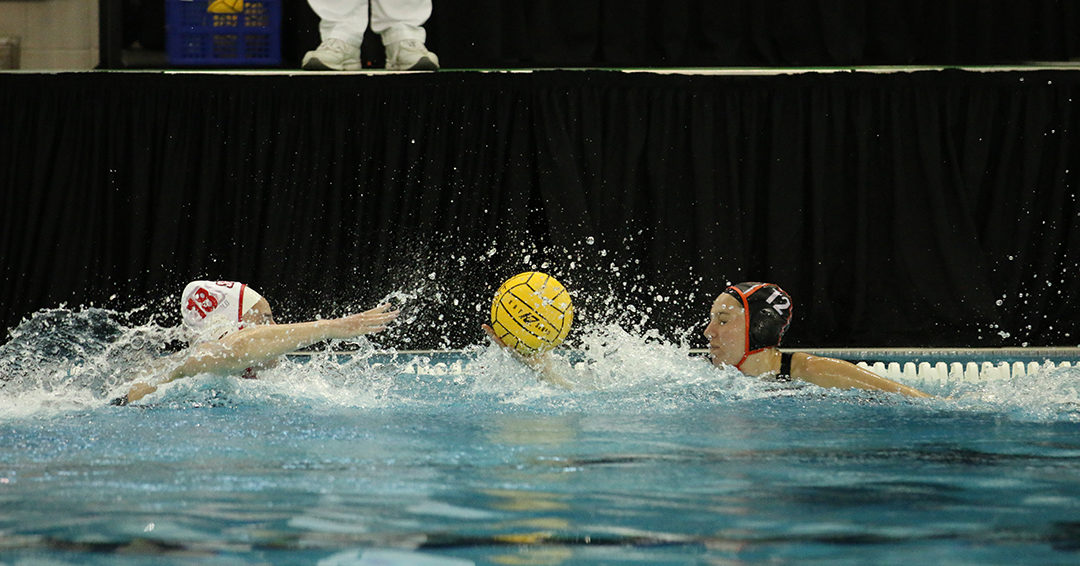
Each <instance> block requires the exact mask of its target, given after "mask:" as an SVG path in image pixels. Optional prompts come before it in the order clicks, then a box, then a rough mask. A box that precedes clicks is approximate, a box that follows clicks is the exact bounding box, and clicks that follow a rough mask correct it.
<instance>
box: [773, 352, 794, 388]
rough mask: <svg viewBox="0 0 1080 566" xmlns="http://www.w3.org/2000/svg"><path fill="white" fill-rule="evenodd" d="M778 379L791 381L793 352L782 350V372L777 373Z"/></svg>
mask: <svg viewBox="0 0 1080 566" xmlns="http://www.w3.org/2000/svg"><path fill="white" fill-rule="evenodd" d="M776 379H777V380H778V381H791V354H789V353H787V352H780V373H778V374H777V375H776Z"/></svg>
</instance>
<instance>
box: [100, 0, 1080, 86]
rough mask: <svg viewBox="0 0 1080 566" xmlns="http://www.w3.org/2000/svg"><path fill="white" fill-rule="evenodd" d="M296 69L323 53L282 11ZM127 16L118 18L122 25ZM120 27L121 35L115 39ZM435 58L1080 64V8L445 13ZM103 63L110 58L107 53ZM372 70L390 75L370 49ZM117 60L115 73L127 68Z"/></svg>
mask: <svg viewBox="0 0 1080 566" xmlns="http://www.w3.org/2000/svg"><path fill="white" fill-rule="evenodd" d="M102 2H103V3H105V5H106V10H105V12H103V14H104V16H103V17H102V19H101V24H102V26H103V31H102V34H101V36H102V38H104V39H105V40H106V41H107V40H108V39H109V38H111V37H115V38H117V39H121V38H122V39H123V41H124V44H125V45H130V44H131V43H132V42H134V41H138V42H139V43H140V44H141V45H142V46H144V47H148V48H150V49H153V50H158V51H161V50H164V45H165V30H164V22H165V14H164V8H163V3H162V2H161V1H160V0H158V1H156V2H155V1H141V0H102ZM282 2H283V15H284V21H283V26H282V42H283V56H284V59H285V66H288V67H292V68H296V67H297V66H299V64H300V60H301V58H302V56H303V54H304V52H305V51H307V50H308V49H313V48H314V47H315V45H317V44H318V42H319V38H318V18H317V17H316V16H315V14H314V13H313V12H312V11H311V9H310V8H309V7H308V5H307V2H306V0H282ZM117 12H119V13H120V15H117ZM110 26H120V27H122V28H123V29H122V30H121V31H119V32H118V33H115V34H113V33H111V32H112V29H111V27H110ZM426 28H427V30H428V32H429V41H428V45H429V46H430V47H431V48H432V49H433V50H434V51H436V52H437V53H438V54H439V56H440V58H441V59H442V63H443V65H444V66H445V67H449V68H457V69H462V68H508V67H591V68H596V67H671V66H705V67H716V66H791V65H819V66H847V65H911V64H929V65H973V64H999V63H1020V62H1025V61H1066V60H1069V59H1078V58H1080V5H1078V4H1077V3H1076V2H1075V1H1073V0H1022V1H1018V0H907V1H903V2H848V1H839V0H769V1H767V2H762V1H760V0H617V1H614V0H602V1H599V2H581V1H577V0H532V1H530V2H521V1H519V0H453V1H445V0H434V7H433V12H432V16H431V19H430V20H429V21H428V23H427V25H426ZM102 53H104V54H106V55H107V54H108V53H109V46H107V45H106V46H104V47H103V49H102ZM364 59H365V61H366V62H367V63H368V64H369V65H373V66H381V65H382V64H383V53H382V47H381V46H380V45H379V41H378V39H377V38H375V37H374V36H370V34H369V37H368V38H366V39H365V44H364ZM119 63H120V61H119V58H116V60H115V61H113V60H111V59H110V58H109V57H108V56H106V61H105V65H106V67H109V66H114V67H120V66H122V65H120V64H119Z"/></svg>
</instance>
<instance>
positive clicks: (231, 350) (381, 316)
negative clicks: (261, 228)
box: [112, 281, 398, 405]
mask: <svg viewBox="0 0 1080 566" xmlns="http://www.w3.org/2000/svg"><path fill="white" fill-rule="evenodd" d="M180 313H181V315H182V316H183V320H184V328H185V329H186V330H187V332H188V338H189V341H190V344H191V346H190V347H189V348H188V349H187V350H185V351H183V352H179V353H177V354H174V355H172V356H169V357H168V358H164V359H163V360H162V361H161V363H160V364H158V365H157V366H156V367H154V368H149V369H148V371H147V373H148V374H151V375H157V376H159V379H157V380H155V384H154V385H151V384H149V383H145V382H137V383H135V384H133V385H132V386H131V389H130V390H129V391H128V393H127V395H124V396H123V397H120V398H118V399H114V400H113V401H112V403H113V404H114V405H126V404H128V403H130V402H134V401H137V400H139V399H142V398H143V397H145V396H146V395H149V394H150V393H153V392H154V391H157V385H161V384H163V383H168V382H170V381H174V380H177V379H180V378H183V377H188V376H193V375H198V374H202V373H210V374H218V375H237V376H243V377H254V373H255V371H256V370H257V369H258V368H261V367H266V366H267V365H270V364H273V363H276V361H277V359H278V358H280V357H281V356H282V355H284V354H287V353H289V352H292V351H293V350H296V349H297V348H302V347H304V346H309V345H311V344H314V343H316V342H321V341H323V340H330V339H339V340H340V339H348V338H355V337H357V336H361V335H363V334H371V333H373V332H379V331H380V330H383V329H385V328H386V326H387V325H388V324H389V323H390V322H391V321H393V320H394V319H395V318H397V315H398V311H396V310H390V305H388V304H384V305H380V306H378V307H376V308H374V309H371V310H369V311H367V312H362V313H359V314H354V315H349V316H346V317H342V318H334V319H328V320H314V321H311V322H300V323H295V324H276V323H275V322H274V316H273V313H272V312H271V310H270V303H269V302H267V301H266V299H264V298H263V297H262V296H260V295H259V294H258V293H257V292H255V290H254V289H252V288H251V287H248V286H247V285H245V284H243V283H238V282H236V281H192V282H191V283H189V284H188V285H187V287H185V288H184V293H183V294H182V295H181V296H180Z"/></svg>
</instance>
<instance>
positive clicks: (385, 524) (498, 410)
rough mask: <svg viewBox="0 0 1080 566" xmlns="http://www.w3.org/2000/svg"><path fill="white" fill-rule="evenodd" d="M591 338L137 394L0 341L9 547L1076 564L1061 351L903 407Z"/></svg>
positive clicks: (103, 355) (95, 355)
mask: <svg viewBox="0 0 1080 566" xmlns="http://www.w3.org/2000/svg"><path fill="white" fill-rule="evenodd" d="M124 336H126V337H127V338H130V336H131V335H130V334H125V335H124ZM593 336H594V338H588V337H587V338H586V339H584V340H583V341H582V350H581V352H580V358H579V359H580V360H583V361H582V362H581V364H580V365H581V366H582V369H581V370H580V371H581V374H580V375H581V378H580V379H581V381H580V383H579V385H580V388H579V389H578V390H575V391H566V390H562V389H557V388H554V387H551V386H548V385H545V384H543V383H539V382H537V380H536V379H535V376H533V375H532V374H531V373H530V372H529V371H528V370H525V369H523V368H522V367H521V366H520V365H519V364H517V362H516V361H514V360H513V359H511V358H510V357H508V356H507V355H506V354H505V353H503V352H501V351H497V350H494V349H489V348H486V347H477V348H476V349H474V350H470V351H466V352H463V353H454V354H433V355H430V356H420V355H393V354H392V353H390V354H387V353H378V354H371V352H370V349H367V350H365V349H364V348H361V351H360V352H357V353H356V355H353V356H345V357H343V356H338V355H334V354H330V353H316V354H315V355H313V356H311V357H310V359H309V358H308V357H306V356H304V357H291V358H289V359H287V360H286V361H284V362H283V363H282V364H281V365H280V366H279V367H278V368H276V369H274V370H270V371H268V372H265V373H264V375H262V376H261V379H259V380H257V381H248V380H239V379H233V378H223V377H211V376H203V377H197V378H191V379H186V380H182V381H179V382H177V383H174V384H170V385H168V386H166V387H164V388H163V389H162V390H161V391H160V392H158V393H157V394H155V395H153V396H151V397H148V398H147V400H146V402H145V403H141V404H137V405H133V406H129V407H112V406H108V405H106V404H105V402H106V401H107V399H108V398H109V396H110V395H111V394H113V393H115V392H116V391H119V390H122V388H123V384H124V380H123V375H124V374H125V372H124V371H123V367H124V363H128V361H130V359H129V357H124V356H119V355H117V354H116V352H115V351H107V350H109V347H107V346H102V347H99V348H97V349H95V348H88V347H86V344H82V346H80V348H81V350H80V352H77V353H76V354H75V355H73V354H71V352H66V353H63V354H56V353H55V352H54V353H53V354H52V355H53V356H54V357H53V358H51V359H50V358H49V356H48V355H46V354H48V352H44V351H41V350H40V348H39V353H41V354H42V355H41V356H37V357H36V358H35V357H33V356H29V357H27V356H26V352H25V343H23V342H20V343H19V344H21V345H17V346H18V347H19V348H23V350H20V351H18V352H15V351H14V349H13V348H14V347H13V346H12V345H11V344H9V345H6V346H4V348H5V349H4V350H0V364H4V363H6V364H7V365H0V367H2V368H3V371H4V372H6V373H4V374H3V375H4V376H5V381H4V382H3V383H4V384H5V385H4V387H3V388H0V509H2V512H0V564H23V563H42V562H44V563H49V564H98V563H100V564H190V563H201V564H265V563H272V564H335V565H339V564H420V565H424V564H440V565H442V564H445V565H454V564H462V565H463V564H729V563H736V564H737V563H746V564H756V563H798V564H807V563H810V564H813V563H822V564H826V563H827V564H912V563H928V564H929V563H932V564H1015V563H1019V562H1023V563H1025V564H1037V563H1045V564H1063V563H1075V562H1076V561H1078V560H1080V515H1077V513H1076V509H1077V508H1080V434H1077V433H1078V424H1077V423H1078V422H1080V394H1077V384H1078V383H1080V381H1078V380H1080V370H1078V369H1075V368H1071V369H1063V370H1047V371H1045V372H1042V373H1036V374H1034V375H1029V376H1025V378H1024V380H1017V381H1011V382H1007V383H982V384H962V383H956V384H939V385H937V387H938V389H937V390H934V391H932V392H933V393H935V394H937V395H939V396H940V397H939V398H936V399H930V400H911V399H906V398H903V397H899V396H895V395H891V394H875V393H865V392H852V391H829V390H823V389H819V388H817V387H813V386H801V387H799V386H796V387H782V386H778V385H776V384H769V383H764V382H759V381H757V380H752V379H748V378H744V377H742V376H740V375H738V374H736V373H734V372H731V371H727V370H719V369H716V368H712V367H711V366H709V365H708V364H707V363H705V362H704V361H702V360H700V359H694V358H692V357H690V356H688V355H687V353H688V347H687V346H685V345H676V344H667V343H663V342H662V341H657V340H652V339H643V338H641V337H639V336H634V335H632V333H626V332H623V331H621V329H617V328H606V329H595V331H594V332H593ZM127 338H122V339H127ZM110 340H111V341H115V340H116V337H115V336H114V337H112V338H110ZM14 342H19V341H18V340H14V341H13V343H14ZM69 343H70V342H69ZM16 353H17V354H18V355H19V356H21V357H20V359H24V360H32V364H31V365H30V366H27V365H26V363H22V364H21V365H20V364H19V363H18V360H15V359H14V358H15V357H16V356H15V354H16ZM4 356H7V357H6V358H5V357H4ZM80 356H81V357H80ZM5 360H6V361H5ZM72 360H76V363H72ZM103 360H106V361H103ZM118 360H128V361H118ZM88 374H90V375H88Z"/></svg>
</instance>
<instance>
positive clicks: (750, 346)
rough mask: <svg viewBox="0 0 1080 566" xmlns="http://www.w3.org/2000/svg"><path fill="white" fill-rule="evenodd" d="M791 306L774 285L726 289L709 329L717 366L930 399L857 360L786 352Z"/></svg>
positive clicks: (711, 352) (741, 285)
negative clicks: (783, 345) (782, 349)
mask: <svg viewBox="0 0 1080 566" xmlns="http://www.w3.org/2000/svg"><path fill="white" fill-rule="evenodd" d="M791 310H792V303H791V297H790V296H789V295H788V294H787V293H786V292H785V291H784V290H783V289H781V288H780V287H778V286H776V285H774V284H772V283H755V282H747V283H739V284H737V285H732V286H730V287H728V288H727V289H724V291H723V292H722V293H720V296H718V297H717V298H716V300H715V301H714V302H713V304H712V309H711V311H710V312H709V324H708V326H706V327H705V337H706V338H708V339H709V356H710V357H711V358H712V363H713V365H716V366H721V365H729V366H734V367H735V368H736V369H738V370H739V371H741V372H743V373H744V374H746V375H751V376H770V375H771V376H774V377H775V378H776V379H779V380H784V381H787V380H791V379H799V380H802V381H807V382H810V383H813V384H815V385H818V386H821V387H833V388H840V389H853V388H854V389H870V390H879V391H889V392H892V393H902V394H904V395H908V396H911V397H929V395H927V394H926V393H923V392H922V391H919V390H917V389H914V388H911V387H908V386H906V385H902V384H900V383H897V382H895V381H892V380H890V379H886V378H884V377H881V376H879V375H877V374H875V373H873V372H870V371H867V370H864V369H862V368H860V367H859V366H857V365H855V364H853V363H851V362H847V361H844V360H836V359H833V358H825V357H820V356H812V355H810V354H805V353H801V352H796V353H790V354H789V353H782V352H780V350H778V349H777V348H778V347H779V346H780V341H781V340H783V338H784V333H785V332H787V329H788V326H789V325H790V324H791Z"/></svg>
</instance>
